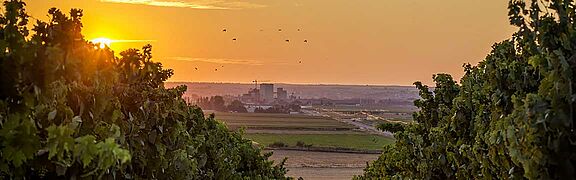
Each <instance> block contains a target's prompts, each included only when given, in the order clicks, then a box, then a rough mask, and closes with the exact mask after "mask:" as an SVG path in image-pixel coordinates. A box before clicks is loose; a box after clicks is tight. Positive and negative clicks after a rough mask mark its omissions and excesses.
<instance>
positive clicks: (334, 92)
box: [165, 82, 419, 101]
mask: <svg viewBox="0 0 576 180" xmlns="http://www.w3.org/2000/svg"><path fill="white" fill-rule="evenodd" d="M181 84H185V85H187V86H188V91H187V93H186V96H188V97H197V96H199V97H207V96H215V95H230V96H237V95H241V94H244V93H246V92H248V90H250V89H251V88H254V84H240V83H200V82H166V83H165V86H166V87H167V88H169V87H174V86H177V85H181ZM279 87H280V88H284V89H285V90H287V91H288V94H289V95H290V94H291V93H294V96H296V97H300V98H303V99H311V98H328V99H334V100H341V99H374V100H393V101H413V100H415V99H417V98H419V96H418V90H417V89H416V88H415V87H414V86H372V85H370V86H366V85H307V84H282V83H275V84H274V88H279Z"/></svg>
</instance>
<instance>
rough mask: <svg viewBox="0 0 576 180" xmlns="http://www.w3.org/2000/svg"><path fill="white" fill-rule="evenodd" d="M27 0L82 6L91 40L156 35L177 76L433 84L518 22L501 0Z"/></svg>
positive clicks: (40, 7) (143, 40) (122, 44)
mask: <svg viewBox="0 0 576 180" xmlns="http://www.w3.org/2000/svg"><path fill="white" fill-rule="evenodd" d="M26 2H27V5H28V6H27V10H28V12H29V13H30V14H31V15H32V16H33V17H35V18H37V19H41V20H48V19H47V16H46V15H47V12H48V9H49V8H51V7H57V8H60V9H62V10H63V11H65V12H67V11H69V9H70V8H81V9H83V10H84V17H83V25H84V29H83V34H84V35H85V39H87V40H93V42H102V44H104V45H105V46H110V47H111V48H112V49H113V50H114V51H116V53H119V52H120V51H121V50H125V49H127V48H141V47H142V46H144V45H145V44H152V46H153V56H154V60H155V61H159V62H162V64H163V65H164V66H165V67H167V68H172V69H174V71H175V74H174V76H173V77H172V78H171V79H169V81H201V82H241V83H250V82H252V81H253V80H255V79H266V80H270V81H272V82H287V83H314V84H318V83H336V84H384V85H411V84H412V83H413V82H415V81H423V82H424V83H426V84H430V83H431V77H432V74H435V73H450V74H452V75H454V76H455V77H456V78H460V76H462V74H463V70H462V64H463V63H472V64H476V63H477V62H479V61H481V60H482V59H483V58H484V57H485V56H486V54H487V53H488V52H489V51H490V47H491V46H492V45H493V44H494V43H495V42H499V41H502V40H505V39H507V38H509V37H510V36H511V34H512V32H513V31H514V28H513V27H512V26H510V25H509V23H508V17H507V9H506V7H507V3H508V2H507V1H503V0H466V1H462V0H442V1H422V0H227V1H220V0H178V1H174V0H146V1H140V0H74V1H70V0H51V1H45V0H27V1H26ZM31 22H32V21H31ZM102 37H105V38H106V39H97V38H102ZM215 69H218V70H217V71H215Z"/></svg>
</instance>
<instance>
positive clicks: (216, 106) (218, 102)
mask: <svg viewBox="0 0 576 180" xmlns="http://www.w3.org/2000/svg"><path fill="white" fill-rule="evenodd" d="M210 104H211V106H212V109H213V110H216V111H225V110H226V106H225V105H224V104H225V102H224V98H223V97H222V96H213V97H211V98H210Z"/></svg>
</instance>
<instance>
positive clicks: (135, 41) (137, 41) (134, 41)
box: [110, 39, 156, 43]
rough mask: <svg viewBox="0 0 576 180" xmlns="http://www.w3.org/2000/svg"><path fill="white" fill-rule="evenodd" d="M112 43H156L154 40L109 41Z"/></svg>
mask: <svg viewBox="0 0 576 180" xmlns="http://www.w3.org/2000/svg"><path fill="white" fill-rule="evenodd" d="M110 42H112V43H139V42H156V40H149V39H111V40H110Z"/></svg>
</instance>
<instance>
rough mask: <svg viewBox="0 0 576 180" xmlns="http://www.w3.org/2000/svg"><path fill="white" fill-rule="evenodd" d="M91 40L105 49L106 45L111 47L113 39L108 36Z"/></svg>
mask: <svg viewBox="0 0 576 180" xmlns="http://www.w3.org/2000/svg"><path fill="white" fill-rule="evenodd" d="M90 42H92V43H94V44H96V45H99V47H100V49H103V48H105V47H110V44H111V43H112V40H111V39H108V38H96V39H92V40H91V41H90Z"/></svg>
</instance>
